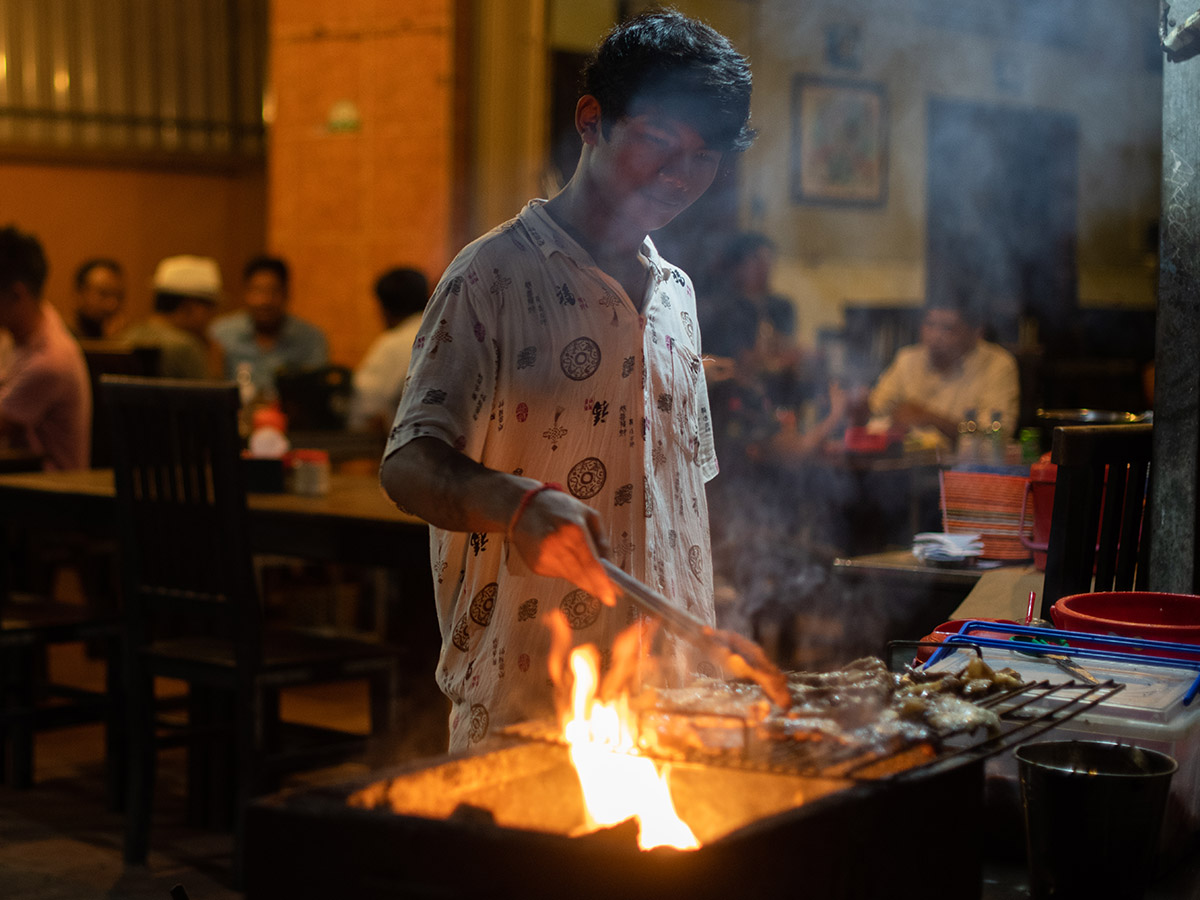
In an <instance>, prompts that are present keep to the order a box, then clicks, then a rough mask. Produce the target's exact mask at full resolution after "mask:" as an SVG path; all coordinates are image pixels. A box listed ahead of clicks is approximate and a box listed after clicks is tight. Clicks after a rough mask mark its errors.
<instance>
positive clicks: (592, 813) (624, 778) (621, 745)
mask: <svg viewBox="0 0 1200 900" xmlns="http://www.w3.org/2000/svg"><path fill="white" fill-rule="evenodd" d="M570 667H571V673H572V674H573V675H574V684H573V686H572V689H571V712H570V714H568V715H567V716H566V718H565V721H564V723H563V736H564V737H565V738H566V740H567V743H568V744H569V745H570V753H571V762H572V763H574V765H575V769H576V771H577V772H578V773H579V783H580V785H581V786H582V787H583V801H584V806H585V807H586V808H587V813H588V818H589V820H590V821H589V825H592V826H596V827H605V826H611V825H616V824H618V823H620V822H624V821H625V820H626V819H629V818H636V819H637V820H638V826H639V834H638V846H639V847H641V848H642V849H643V850H649V849H651V848H652V847H663V846H666V847H675V848H678V849H680V850H694V849H696V848H697V847H699V846H700V843H699V841H697V840H696V836H695V835H694V834H692V830H691V829H690V828H688V826H687V825H686V824H685V823H684V821H683V820H682V819H680V818H679V816H678V815H677V814H676V813H675V805H674V804H673V803H672V802H671V793H670V790H669V789H668V787H667V774H668V769H667V767H665V766H664V768H663V772H662V773H661V774H660V773H659V772H658V771H656V770H655V767H654V763H653V762H652V761H651V760H649V759H647V758H646V757H644V756H637V755H636V753H637V750H636V746H635V741H634V734H633V730H632V729H631V728H630V727H629V721H630V719H629V714H628V704H627V703H626V698H625V696H621V697H619V698H618V699H617V700H615V701H614V702H612V703H603V702H601V701H600V700H598V699H597V697H596V691H597V685H598V682H599V676H598V673H599V665H598V660H597V656H596V650H595V648H594V647H591V646H587V647H580V648H577V649H575V650H573V651H572V652H571V657H570Z"/></svg>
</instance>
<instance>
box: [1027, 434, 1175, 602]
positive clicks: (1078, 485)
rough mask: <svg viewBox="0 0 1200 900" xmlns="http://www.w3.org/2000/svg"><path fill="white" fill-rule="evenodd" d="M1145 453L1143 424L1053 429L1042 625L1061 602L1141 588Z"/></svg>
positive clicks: (1146, 524)
mask: <svg viewBox="0 0 1200 900" xmlns="http://www.w3.org/2000/svg"><path fill="white" fill-rule="evenodd" d="M1152 445H1153V426H1152V425H1150V424H1139V425H1081V426H1067V427H1059V428H1055V429H1054V444H1053V449H1052V450H1051V454H1050V459H1051V461H1052V462H1054V463H1055V464H1056V465H1057V467H1058V471H1057V478H1056V482H1055V489H1054V510H1053V513H1052V516H1051V522H1050V540H1049V546H1048V548H1047V553H1046V575H1045V580H1044V585H1043V591H1042V617H1043V618H1046V619H1049V618H1050V608H1051V607H1052V606H1053V605H1054V603H1055V602H1056V601H1057V600H1058V599H1059V598H1060V597H1064V596H1066V595H1068V594H1078V593H1086V592H1089V591H1093V590H1096V591H1107V590H1131V589H1133V588H1135V587H1138V588H1139V589H1141V587H1143V586H1144V585H1145V584H1146V581H1147V572H1146V561H1147V559H1148V558H1149V557H1148V550H1147V548H1148V547H1149V544H1150V540H1151V534H1150V531H1151V528H1150V522H1151V517H1150V516H1148V515H1146V512H1147V500H1148V497H1149V494H1148V486H1149V483H1150V477H1151V465H1150V462H1151V454H1152Z"/></svg>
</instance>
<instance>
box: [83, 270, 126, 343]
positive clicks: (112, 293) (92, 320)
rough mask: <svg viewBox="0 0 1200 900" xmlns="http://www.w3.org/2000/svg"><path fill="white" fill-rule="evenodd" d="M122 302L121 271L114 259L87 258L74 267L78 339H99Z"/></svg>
mask: <svg viewBox="0 0 1200 900" xmlns="http://www.w3.org/2000/svg"><path fill="white" fill-rule="evenodd" d="M124 302H125V273H124V272H123V271H122V269H121V264H120V263H119V262H117V261H116V260H115V259H89V260H87V261H86V262H84V263H82V264H81V265H80V266H79V268H78V269H76V270H75V324H74V326H73V327H72V328H71V331H72V332H74V334H75V337H77V338H80V339H81V340H102V339H104V338H106V337H108V334H109V331H110V330H112V328H113V325H114V319H115V318H116V316H117V314H118V313H119V312H120V311H121V305H122V304H123V303H124Z"/></svg>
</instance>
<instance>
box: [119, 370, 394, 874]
mask: <svg viewBox="0 0 1200 900" xmlns="http://www.w3.org/2000/svg"><path fill="white" fill-rule="evenodd" d="M102 390H103V391H104V393H105V402H106V403H107V405H108V408H109V413H110V416H111V423H112V430H113V434H112V437H113V458H114V466H115V468H114V471H115V479H116V492H117V520H118V534H119V537H120V543H121V551H122V559H123V573H124V576H125V584H126V606H127V610H128V621H129V636H128V641H127V647H128V652H127V654H126V665H127V671H128V674H129V689H128V701H129V702H128V706H129V729H130V752H129V768H128V793H127V804H126V810H127V816H128V818H127V826H126V839H125V859H126V860H127V861H128V862H131V863H139V862H144V860H145V858H146V853H147V849H148V843H149V832H150V823H151V809H152V802H153V792H154V763H155V759H156V751H157V749H158V748H159V747H162V746H167V745H172V744H180V743H182V744H183V745H184V746H186V747H187V748H188V771H189V789H188V795H189V812H190V813H191V815H192V818H193V819H195V818H197V817H202V814H203V812H204V809H203V807H202V801H203V800H204V799H205V798H206V797H207V798H209V799H210V800H213V801H215V802H216V803H217V804H218V805H219V804H220V803H221V801H222V800H228V799H229V798H232V800H233V804H232V810H231V812H232V815H233V817H234V823H235V839H234V875H235V880H236V879H237V878H238V877H239V873H240V867H241V850H242V845H241V823H242V821H243V818H244V815H245V810H246V807H247V805H248V803H249V802H250V800H251V799H252V798H253V797H255V796H256V795H259V794H261V793H264V792H266V791H268V790H271V789H273V788H274V787H275V785H276V783H277V780H278V778H279V777H280V776H281V775H282V774H284V773H286V772H288V771H296V770H301V769H305V768H313V767H319V766H322V765H328V764H331V763H333V762H337V761H341V760H344V759H347V758H350V757H353V756H355V755H357V754H360V753H361V752H362V751H363V749H364V747H365V742H366V739H365V737H364V736H362V735H353V734H346V733H344V732H336V731H332V730H329V729H317V728H305V727H301V726H298V725H291V724H289V723H284V722H281V721H280V717H279V695H280V691H281V690H283V689H285V688H288V687H291V686H297V685H306V684H316V683H328V682H338V681H349V680H362V679H368V680H369V682H370V697H371V701H370V702H371V720H372V732H378V731H385V730H387V729H389V728H390V726H391V724H392V723H393V722H394V721H395V708H396V704H397V685H398V677H399V656H398V652H397V651H396V650H394V649H393V648H390V647H387V646H384V645H382V644H381V643H379V642H377V641H373V640H366V639H357V638H354V637H347V636H340V637H335V636H329V635H328V634H314V633H308V632H303V631H300V630H296V629H289V630H284V629H281V628H278V627H272V626H271V625H270V624H269V623H268V622H266V621H264V618H265V617H264V612H263V607H262V604H261V602H260V598H259V596H258V593H257V590H256V585H255V581H254V576H253V568H252V560H251V551H250V544H249V535H248V516H247V511H246V493H245V486H244V485H245V481H244V475H243V467H242V463H241V459H240V449H241V444H240V440H239V437H238V428H237V413H238V406H239V400H238V390H237V387H236V385H233V384H231V383H214V382H193V381H181V380H165V379H138V378H121V377H112V376H110V377H106V378H104V379H103V382H102ZM156 676H159V677H167V678H174V679H179V680H181V681H183V682H185V683H186V684H187V686H188V700H187V717H186V718H187V721H186V722H185V723H172V722H170V721H169V720H168V719H167V718H166V717H164V716H162V715H160V714H157V711H156V698H155V694H154V685H153V679H154V678H155V677H156ZM226 769H228V773H229V775H230V780H231V781H232V786H229V787H227V786H225V785H224V784H223V783H222V780H221V779H222V777H223V776H224V775H225V774H226V771H225V770H226ZM216 812H217V813H218V814H219V812H220V810H217V811H216Z"/></svg>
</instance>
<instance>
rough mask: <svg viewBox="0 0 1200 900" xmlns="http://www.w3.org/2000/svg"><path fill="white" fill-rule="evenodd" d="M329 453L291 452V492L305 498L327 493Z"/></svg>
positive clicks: (314, 451)
mask: <svg viewBox="0 0 1200 900" xmlns="http://www.w3.org/2000/svg"><path fill="white" fill-rule="evenodd" d="M330 469H331V467H330V463H329V453H328V452H327V451H325V450H294V451H292V491H293V492H294V493H296V494H302V495H303V496H305V497H324V496H325V495H326V494H328V493H329V478H330Z"/></svg>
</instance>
